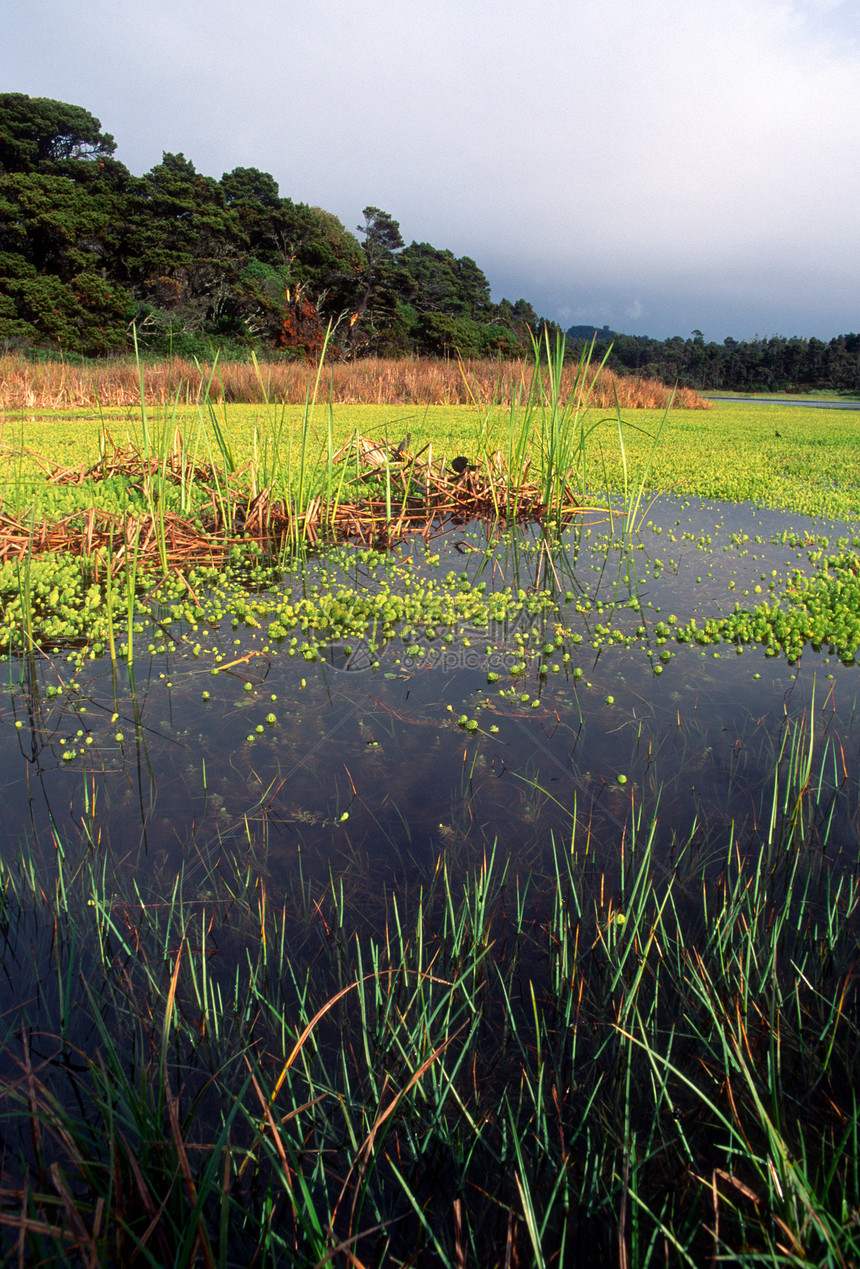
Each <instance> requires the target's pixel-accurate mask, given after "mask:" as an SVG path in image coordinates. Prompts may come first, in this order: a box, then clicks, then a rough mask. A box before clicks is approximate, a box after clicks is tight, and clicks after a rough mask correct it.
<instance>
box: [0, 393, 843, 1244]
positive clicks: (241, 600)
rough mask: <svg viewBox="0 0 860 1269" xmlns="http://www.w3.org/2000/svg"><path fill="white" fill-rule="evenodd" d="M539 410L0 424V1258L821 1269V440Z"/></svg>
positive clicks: (831, 505) (677, 413)
mask: <svg viewBox="0 0 860 1269" xmlns="http://www.w3.org/2000/svg"><path fill="white" fill-rule="evenodd" d="M587 405H588V403H587V401H583V400H580V401H579V402H578V403H577V402H576V400H575V399H574V400H573V405H572V408H571V407H570V406H569V403H568V399H567V398H565V399H562V398H561V396H560V394H558V393H556V394H555V396H553V392H552V382H550V385H549V388H548V393H547V396H546V397H545V398H544V399H541V400H538V399H535V400H534V401H533V402H532V403H531V405H530V404H529V402H528V401H526V402H524V403H521V405H520V407H519V408H520V411H521V413H520V415H519V416H517V414H516V410H515V409H514V407H509V408H506V409H505V410H501V411H495V412H493V411H491V410H489V409H488V410H483V411H482V410H480V409H477V408H470V407H460V408H459V409H454V408H451V407H438V408H437V409H436V410H435V411H434V410H429V409H428V410H425V409H417V408H415V407H402V406H400V407H398V406H388V407H384V408H383V407H368V408H366V409H365V410H364V411H357V410H356V407H338V406H337V405H333V406H331V407H330V408H329V407H328V406H325V407H322V406H318V407H315V408H314V409H313V410H310V407H309V408H308V410H306V411H301V410H300V411H298V412H297V413H296V415H295V416H293V415H292V414H291V413H290V411H288V410H286V409H284V408H276V407H274V406H265V405H264V406H262V407H259V408H256V409H255V410H250V409H247V410H244V409H243V408H242V407H238V406H226V407H223V406H218V407H214V406H213V407H212V408H210V403H208V402H206V401H205V399H204V400H203V401H202V403H201V404H199V405H197V404H194V403H193V402H189V403H185V404H182V405H179V404H176V403H174V404H168V405H166V406H163V407H159V408H158V409H150V410H149V412H146V411H144V412H143V413H141V411H140V410H138V411H137V412H134V413H132V414H129V413H128V412H127V411H126V412H124V413H119V412H117V413H114V412H111V411H107V410H105V411H102V415H101V417H100V418H97V419H92V418H91V419H89V420H88V421H87V422H81V423H79V424H76V427H75V429H74V430H73V428H72V426H71V423H72V420H71V418H70V417H69V416H68V415H67V416H65V417H64V418H63V419H62V420H61V421H60V428H61V432H60V435H61V437H62V444H61V445H54V444H52V443H51V441H50V439H49V438H50V435H51V431H50V429H51V428H52V427H53V426H54V425H55V424H54V418H53V417H52V416H49V415H48V414H47V413H45V414H44V415H41V416H39V417H37V415H36V414H35V413H34V414H33V417H32V421H31V419H30V417H29V416H28V415H27V414H26V412H25V413H24V414H23V415H19V416H17V417H14V418H13V417H11V416H7V418H6V420H5V424H4V432H3V441H4V443H5V445H6V446H7V449H6V451H5V452H6V454H7V461H6V479H5V489H4V501H3V516H4V525H5V528H6V530H7V532H6V537H5V539H4V543H5V555H4V559H5V560H6V563H5V564H4V566H3V572H2V585H3V588H4V589H3V595H4V603H3V625H2V630H0V638H2V640H3V645H4V648H5V655H6V661H5V663H4V666H3V669H4V675H5V681H6V690H5V693H4V702H5V703H4V707H3V716H2V719H0V746H2V759H3V771H4V839H3V851H2V872H3V891H2V904H3V908H2V930H0V935H2V939H3V966H4V976H3V983H2V988H0V1003H2V1010H0V1014H2V1018H3V1024H4V1044H3V1049H2V1056H0V1079H2V1085H0V1094H2V1101H0V1113H2V1116H3V1132H4V1137H5V1140H6V1151H5V1155H4V1161H3V1168H4V1172H3V1181H2V1208H0V1222H2V1237H3V1244H4V1253H5V1254H6V1255H8V1256H9V1257H10V1258H11V1257H13V1256H18V1257H19V1259H21V1260H24V1261H26V1262H28V1263H37V1262H39V1261H40V1260H44V1261H52V1262H55V1261H61V1262H68V1263H89V1264H115V1263H123V1264H129V1263H140V1264H165V1263H170V1264H198V1263H199V1264H218V1265H232V1264H239V1263H242V1264H248V1263H254V1264H270V1265H279V1264H285V1263H287V1264H307V1265H314V1264H323V1263H344V1264H347V1263H348V1264H361V1265H371V1264H373V1265H406V1264H440V1265H453V1266H459V1265H467V1264H492V1265H500V1266H501V1265H513V1264H520V1265H524V1264H535V1265H541V1264H546V1265H550V1264H574V1263H579V1262H580V1261H581V1260H583V1258H584V1257H585V1256H586V1255H587V1256H588V1257H589V1262H593V1263H598V1262H599V1263H607V1264H610V1263H611V1264H624V1265H648V1264H656V1263H657V1262H659V1263H661V1264H666V1263H671V1264H675V1263H677V1264H693V1265H699V1264H703V1263H713V1262H715V1261H716V1259H717V1258H718V1259H719V1260H720V1261H721V1262H724V1263H750V1264H753V1263H754V1264H796V1263H827V1264H849V1263H852V1262H853V1261H856V1258H857V1255H858V1247H857V1244H858V1242H860V1233H858V1209H860V1196H858V1187H860V1178H858V1173H857V1169H858V1143H857V1130H858V1123H857V1107H856V1098H855V1092H854V1089H855V1087H856V1070H855V1066H856V1061H857V1058H856V1054H857V1051H858V1046H857V1000H856V985H855V982H856V972H855V971H856V964H857V934H858V924H857V911H856V909H857V903H858V899H860V880H858V858H857V856H858V842H857V836H858V814H859V813H860V807H858V792H857V776H858V724H857V721H856V720H855V705H856V699H857V681H858V680H857V666H856V664H855V663H854V657H855V654H856V653H857V651H858V648H860V587H858V582H857V564H856V553H857V539H858V534H860V488H858V475H857V472H856V463H855V461H854V455H855V453H856V437H855V435H854V424H852V421H851V419H850V418H843V417H840V418H838V419H837V418H833V417H832V416H831V415H829V414H827V413H826V412H823V411H809V412H805V411H803V410H801V409H798V408H791V409H789V408H786V409H785V411H779V407H756V406H736V405H732V406H725V407H723V406H719V407H717V408H715V409H713V410H709V411H692V410H683V411H681V410H674V409H673V410H670V411H668V412H667V413H665V414H664V412H662V411H632V410H631V411H626V410H623V409H622V410H621V411H620V420H619V415H618V413H617V412H616V411H614V410H610V411H606V410H595V409H593V408H592V409H588V408H587ZM529 410H531V413H529ZM775 410H776V411H779V412H778V413H774V411H775ZM90 413H92V412H90ZM40 429H43V430H42V431H41V434H40ZM777 431H778V432H779V434H780V435H779V437H776V436H775V435H774V433H775V432H777ZM177 432H178V433H179V436H180V440H179V441H177V439H176V438H177ZM54 435H57V433H54ZM407 437H408V443H407V440H406V439H405V438H407ZM81 438H86V445H87V446H88V448H76V447H77V446H78V444H79V441H80V440H81ZM350 438H352V443H351V445H349V444H348V443H349V442H350ZM356 438H360V439H361V441H362V443H361V444H359V442H358V440H357V439H356ZM344 446H347V449H346V451H345V453H344V454H343V455H342V456H341V457H340V458H337V457H336V455H337V454H338V452H339V451H340V450H341V449H343V447H344ZM428 447H432V448H429V449H428ZM34 453H39V454H41V455H44V456H45V457H46V458H48V459H50V460H52V461H53V463H54V465H55V467H54V469H52V470H46V467H45V465H44V464H42V465H40V464H39V463H38V462H36V461H35V458H34V457H33V455H34ZM460 455H464V456H468V457H469V459H470V460H471V462H470V463H469V466H474V467H475V468H476V470H475V472H474V473H472V472H469V471H466V472H465V474H464V473H463V472H457V471H456V470H455V469H454V468H453V467H452V465H451V460H452V459H453V458H455V457H457V456H460ZM495 455H499V456H500V458H497V459H496V460H495V462H494V456H495ZM409 459H414V463H413V464H412V465H410V463H409V461H408V460H409ZM249 462H251V463H253V467H249V466H247V464H248V463H249ZM422 464H423V465H422ZM56 466H59V467H61V468H63V469H65V470H64V473H61V475H63V477H64V478H63V479H62V480H60V481H59V482H58V481H56V480H52V479H50V477H51V476H52V475H53V476H56V475H57V473H56V470H55V468H56ZM99 467H100V470H99ZM82 468H83V476H82V478H81V480H80V481H78V479H77V476H76V475H74V473H77V474H78V475H80V474H81V470H82ZM88 471H89V475H87V474H86V473H87V472H88ZM500 472H501V474H502V475H504V476H506V477H507V478H509V479H507V480H506V481H505V482H502V480H501V479H500ZM571 473H572V475H571ZM431 476H432V477H433V479H432V480H431ZM437 476H438V480H437V479H436V477H437ZM464 481H465V482H471V483H470V484H469V488H470V489H471V493H472V495H475V497H477V495H478V494H479V493H480V494H481V495H482V497H483V499H484V501H483V504H482V508H483V514H482V516H481V518H479V519H473V518H471V517H470V515H469V514H468V506H469V499H468V497H467V496H465V491H466V485H465V484H464ZM503 484H504V489H503ZM431 486H432V488H431ZM266 490H273V491H274V493H272V494H271V496H269V497H268V498H261V495H262V494H263V493H264V491H266ZM287 490H289V491H291V492H287ZM510 490H514V491H520V492H519V493H515V494H514V495H512V496H510V497H509V493H510ZM655 494H656V495H659V496H657V497H656V498H655V497H654V495H655ZM422 497H423V498H424V499H425V500H427V499H432V500H435V501H434V505H433V515H432V516H431V517H430V518H429V519H427V520H426V522H425V523H424V525H423V526H419V525H418V524H417V521H416V522H415V523H409V522H408V518H407V517H406V516H405V514H404V512H405V509H407V508H408V507H410V506H412V505H413V504H412V502H410V499H416V498H422ZM332 498H336V499H337V503H338V506H340V507H346V506H350V507H353V508H355V507H356V506H358V505H359V504H362V505H361V506H360V508H359V509H360V510H361V511H363V512H364V513H365V524H366V523H367V517H372V520H371V523H372V525H373V531H372V532H370V533H362V532H360V531H359V529H358V528H357V525H356V522H355V521H353V522H352V523H351V524H350V522H348V521H347V522H344V523H345V528H344V530H343V532H342V533H341V535H340V536H342V537H346V538H348V539H350V540H349V541H348V542H347V543H346V544H344V543H343V542H337V541H327V540H326V539H327V536H328V537H329V538H333V537H335V536H336V535H335V534H334V533H333V531H332V532H330V533H327V531H326V529H327V526H329V528H331V526H332V525H333V524H334V520H333V519H332V518H330V517H329V518H327V517H326V515H325V514H324V512H323V511H321V508H324V507H325V506H330V505H331V500H332ZM317 499H318V500H319V503H318V506H317V508H316V511H315V513H314V514H315V516H316V518H315V519H314V517H313V516H312V515H311V516H309V508H310V509H311V510H313V504H314V500H317ZM652 499H653V500H652ZM255 500H256V501H255ZM494 500H495V501H494ZM496 503H501V505H502V509H503V510H505V511H506V512H507V516H506V518H505V519H504V520H499V519H497V518H496V517H495V516H494V515H492V514H489V510H490V508H492V507H494V506H495V505H496ZM518 508H522V510H523V514H522V516H518V514H517V509H518ZM252 512H254V513H256V514H257V519H256V520H255V519H254V517H253V514H251V513H252ZM279 516H280V517H281V518H280V520H279V519H278V517H279ZM266 517H268V518H266ZM264 523H265V526H266V532H267V534H268V536H266V534H264V533H262V531H261V532H260V533H257V529H260V528H261V526H263V525H264ZM60 524H62V525H64V526H65V527H64V530H63V531H64V533H65V534H66V537H65V539H64V550H66V551H67V553H65V554H56V553H55V552H56V540H55V539H52V538H51V533H54V532H57V531H58V530H57V526H58V525H60ZM309 524H313V525H314V526H315V529H314V533H313V534H308V533H307V532H306V531H303V530H306V529H307V526H308V525H309ZM132 525H137V526H138V528H137V530H135V531H132V530H131V527H130V526H132ZM141 525H143V526H144V528H142V529H141V528H140V526H141ZM183 526H184V528H183ZM190 526H195V528H196V530H201V533H202V536H207V537H208V538H209V539H210V540H211V539H213V537H214V536H216V534H220V538H219V540H221V541H227V549H225V550H224V551H223V552H221V553H220V554H218V555H217V556H216V555H215V554H213V553H212V552H210V554H209V556H208V558H207V555H206V552H205V551H197V553H195V552H193V551H192V550H191V547H190V546H189V543H190V542H191V541H192V537H193V535H192V533H191V528H190ZM255 526H256V527H255ZM419 529H420V530H421V531H419ZM16 534H17V536H16ZM40 535H41V537H40ZM87 535H89V537H88V536H87ZM199 538H200V534H198V537H197V538H196V539H194V540H195V541H198V544H199ZM273 539H274V545H273ZM40 541H44V543H45V544H46V545H48V546H51V545H54V547H55V551H54V553H48V554H40V552H39V550H38V544H39V542H40ZM22 542H23V545H22ZM183 551H185V553H186V554H185V557H184V559H183V557H182V552H183Z"/></svg>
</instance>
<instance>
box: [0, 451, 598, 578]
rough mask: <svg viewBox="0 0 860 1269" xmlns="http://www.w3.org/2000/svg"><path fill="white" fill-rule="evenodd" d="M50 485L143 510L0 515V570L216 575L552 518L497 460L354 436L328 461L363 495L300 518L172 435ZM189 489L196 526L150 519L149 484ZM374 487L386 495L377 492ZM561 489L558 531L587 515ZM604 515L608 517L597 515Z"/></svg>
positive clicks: (50, 472) (66, 471)
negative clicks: (87, 564)
mask: <svg viewBox="0 0 860 1269" xmlns="http://www.w3.org/2000/svg"><path fill="white" fill-rule="evenodd" d="M39 462H40V465H41V466H42V467H43V468H44V469H45V471H46V476H47V481H48V483H49V484H57V485H81V484H83V483H84V482H85V481H91V480H94V481H100V480H105V479H108V478H111V477H116V476H121V477H123V478H124V479H126V480H127V481H128V482H129V486H130V487H131V488H135V489H137V490H138V491H139V492H140V493H142V494H144V496H147V490H148V489H149V496H148V497H147V501H148V502H149V503H150V509H148V510H146V511H136V512H134V513H126V514H124V515H122V516H119V515H115V514H113V513H111V512H109V511H104V510H97V509H96V508H92V507H91V508H89V509H88V510H86V511H74V512H70V513H69V514H68V515H66V516H62V517H60V518H59V519H56V520H53V521H49V520H47V519H46V518H43V519H42V522H41V523H39V524H34V523H33V522H32V521H31V522H29V523H28V522H27V521H25V520H22V519H17V518H15V517H13V516H10V515H6V514H4V513H2V512H0V563H7V562H10V561H15V560H22V559H24V558H28V557H30V556H33V555H40V554H45V553H48V552H50V553H54V554H57V553H63V554H69V555H77V556H86V557H88V558H89V559H91V560H92V562H93V567H94V576H95V579H96V580H98V575H99V572H100V569H101V568H102V567H103V568H106V569H107V570H109V571H110V572H111V573H112V574H117V573H119V572H120V571H121V570H122V569H124V568H125V567H127V566H129V564H130V562H131V561H134V562H135V563H136V564H139V565H146V564H149V565H153V564H154V565H159V564H160V565H161V566H162V567H167V568H169V569H170V570H171V571H175V572H177V573H179V572H182V571H183V570H184V569H187V568H190V567H192V566H193V565H200V564H209V565H219V564H222V563H223V562H224V560H225V558H226V556H227V555H228V553H229V552H230V550H231V549H232V548H233V547H235V546H237V545H240V544H243V543H244V544H248V543H254V544H256V545H257V546H258V547H259V548H260V549H261V550H262V551H264V552H267V553H269V554H272V553H275V552H279V551H283V549H284V548H285V546H289V544H290V543H296V542H299V541H304V542H306V543H307V544H308V545H311V546H313V545H315V544H316V543H317V542H320V541H324V542H355V543H361V544H364V545H373V546H376V547H387V546H391V545H393V544H394V543H396V542H398V541H401V540H402V539H403V538H404V537H405V536H406V535H407V534H412V533H418V534H421V535H422V536H423V537H424V538H425V540H426V539H429V538H431V537H434V536H436V535H437V534H439V533H441V532H445V531H446V530H447V529H448V528H449V527H451V526H452V525H456V524H464V523H467V522H468V521H471V520H476V519H481V520H487V521H492V522H495V523H499V524H511V523H518V522H526V521H528V522H535V521H537V522H540V521H541V520H543V519H544V517H545V516H546V515H547V512H548V511H549V507H548V506H547V504H546V503H545V501H544V500H543V498H542V497H541V493H540V490H539V488H538V485H537V484H536V483H534V482H533V481H530V480H528V479H527V477H528V464H526V467H525V469H524V470H523V472H522V473H521V476H520V479H519V480H518V481H516V482H515V481H513V480H512V479H511V478H510V475H509V473H508V472H507V470H506V467H505V463H504V459H503V457H502V455H501V453H499V452H497V453H496V454H495V455H494V457H493V459H492V461H491V463H489V464H485V465H483V466H482V467H480V468H479V467H475V466H466V467H465V468H464V469H461V470H455V469H454V467H453V466H452V467H448V466H447V465H446V464H445V463H440V462H434V461H433V455H432V446H429V445H428V446H425V447H424V449H423V450H421V451H420V452H419V453H418V454H412V453H410V452H409V451H408V450H406V449H405V447H404V445H403V444H401V445H399V446H394V445H390V444H387V443H380V442H377V441H373V440H368V439H366V438H363V437H356V438H354V439H353V440H352V441H350V442H349V443H348V444H347V445H345V446H344V447H343V448H342V449H341V450H340V451H339V452H338V453H337V454H336V455H335V456H334V462H336V463H337V462H346V463H348V464H349V465H350V467H352V468H353V470H354V472H355V479H356V481H357V482H358V484H359V486H363V485H366V487H367V496H366V497H362V496H359V497H355V496H352V497H350V498H348V499H345V500H343V501H339V500H338V499H336V498H335V499H332V500H331V501H324V500H323V499H322V498H321V497H313V498H311V499H310V501H309V502H308V503H307V505H306V506H305V507H297V506H295V505H290V503H288V502H287V501H286V500H285V499H282V498H278V497H275V496H273V495H272V492H271V490H270V489H259V490H258V488H257V481H256V475H255V471H254V468H253V465H252V464H248V465H247V466H246V467H244V468H241V469H240V470H239V471H237V472H235V473H233V474H232V475H231V476H225V475H224V474H223V473H218V472H216V471H215V470H214V469H213V468H211V467H209V466H205V465H200V464H193V463H192V462H190V461H189V460H188V458H187V456H186V454H185V452H184V447H183V443H182V438H181V436H180V434H179V432H178V431H177V433H176V434H175V436H174V442H173V448H172V452H171V453H170V454H166V455H165V456H164V458H163V459H161V460H160V461H159V462H155V461H154V460H153V459H151V458H147V457H146V456H144V455H143V454H141V453H140V451H139V450H138V449H137V448H136V447H135V446H133V445H129V446H126V447H124V448H120V447H119V446H117V445H114V447H113V451H112V452H111V453H105V454H104V455H103V456H102V457H101V458H100V459H99V461H98V462H96V463H94V464H92V465H91V466H89V467H87V466H85V465H82V466H80V467H56V466H53V465H52V464H50V463H48V462H47V461H46V460H44V459H40V460H39ZM159 479H160V480H161V481H164V482H167V483H171V484H176V485H186V486H187V485H188V484H189V483H190V482H192V481H193V483H194V485H195V488H196V489H197V490H198V491H201V490H206V491H207V493H208V498H207V499H205V500H204V502H203V504H202V505H201V506H200V507H199V508H198V510H197V512H196V514H195V516H194V517H193V519H189V518H188V517H183V516H180V515H178V514H177V513H176V512H174V511H170V510H167V509H165V508H163V507H158V508H156V503H157V502H158V499H153V497H152V482H154V481H155V482H157V481H158V480H159ZM380 480H382V481H383V483H384V485H385V486H387V488H386V489H385V491H384V492H380ZM591 510H599V509H596V508H594V509H593V508H586V507H584V506H582V505H581V504H580V502H579V500H578V498H577V496H576V494H575V493H573V492H572V491H571V490H570V489H569V488H565V489H564V491H563V495H562V498H561V502H560V505H558V506H557V507H556V509H555V514H556V515H557V516H558V517H559V518H560V519H561V520H562V521H563V522H565V521H567V520H570V519H571V518H572V517H574V516H576V515H581V514H583V513H584V512H586V511H591ZM601 514H603V515H605V512H602V513H601Z"/></svg>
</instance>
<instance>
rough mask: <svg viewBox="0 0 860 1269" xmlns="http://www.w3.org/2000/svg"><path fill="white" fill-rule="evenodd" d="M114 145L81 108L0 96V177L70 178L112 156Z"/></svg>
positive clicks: (16, 95)
mask: <svg viewBox="0 0 860 1269" xmlns="http://www.w3.org/2000/svg"><path fill="white" fill-rule="evenodd" d="M115 149H116V142H115V141H114V139H113V137H112V136H111V135H110V134H109V133H107V132H102V130H101V123H100V122H99V120H98V119H96V118H95V116H94V115H91V114H90V112H89V111H88V110H84V108H83V107H82V106H69V105H66V103H65V102H62V101H52V100H51V99H50V98H48V97H28V96H26V95H25V94H24V93H0V172H55V173H57V172H61V173H63V174H65V175H70V174H73V173H74V170H75V167H76V165H77V164H78V163H80V162H92V161H93V160H97V159H99V158H106V157H109V156H110V155H111V154H113V152H114V150H115Z"/></svg>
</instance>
